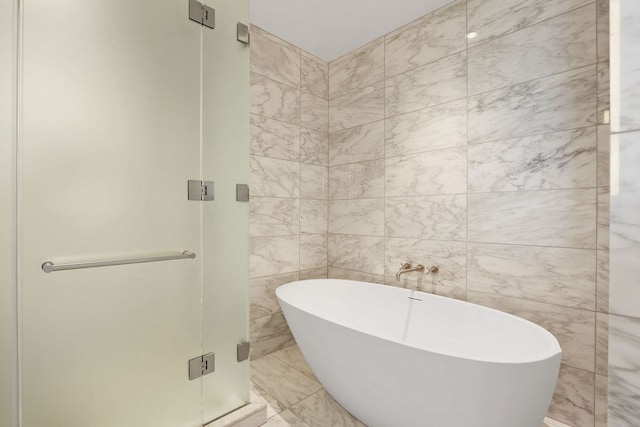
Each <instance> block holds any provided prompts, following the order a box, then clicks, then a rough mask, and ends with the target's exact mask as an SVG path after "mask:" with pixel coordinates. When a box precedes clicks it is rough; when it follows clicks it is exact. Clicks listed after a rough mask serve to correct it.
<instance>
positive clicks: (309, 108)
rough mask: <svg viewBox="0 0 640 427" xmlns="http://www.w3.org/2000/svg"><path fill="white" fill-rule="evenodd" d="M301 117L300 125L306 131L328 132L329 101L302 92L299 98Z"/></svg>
mask: <svg viewBox="0 0 640 427" xmlns="http://www.w3.org/2000/svg"><path fill="white" fill-rule="evenodd" d="M300 99H301V100H300V104H301V108H302V115H301V118H300V124H301V125H302V126H303V127H305V128H308V129H314V130H317V131H320V132H328V131H329V101H327V100H326V99H322V98H318V97H317V96H314V95H311V94H309V93H307V92H302V95H301V98H300Z"/></svg>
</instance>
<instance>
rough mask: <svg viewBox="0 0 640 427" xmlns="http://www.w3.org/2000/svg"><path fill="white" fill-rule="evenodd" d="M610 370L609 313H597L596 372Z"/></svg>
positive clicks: (601, 372)
mask: <svg viewBox="0 0 640 427" xmlns="http://www.w3.org/2000/svg"><path fill="white" fill-rule="evenodd" d="M608 372H609V315H608V314H606V313H596V374H601V375H608Z"/></svg>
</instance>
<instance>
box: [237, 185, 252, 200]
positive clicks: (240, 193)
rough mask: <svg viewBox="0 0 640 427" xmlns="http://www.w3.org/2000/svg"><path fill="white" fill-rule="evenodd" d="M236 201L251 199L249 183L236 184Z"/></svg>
mask: <svg viewBox="0 0 640 427" xmlns="http://www.w3.org/2000/svg"><path fill="white" fill-rule="evenodd" d="M236 201H237V202H248V201H249V186H248V185H247V184H236Z"/></svg>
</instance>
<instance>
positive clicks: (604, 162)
mask: <svg viewBox="0 0 640 427" xmlns="http://www.w3.org/2000/svg"><path fill="white" fill-rule="evenodd" d="M610 133H611V126H609V125H601V126H598V187H609V186H610V185H611V178H610V172H609V169H610V168H609V162H610V157H611V156H610V151H611V136H610Z"/></svg>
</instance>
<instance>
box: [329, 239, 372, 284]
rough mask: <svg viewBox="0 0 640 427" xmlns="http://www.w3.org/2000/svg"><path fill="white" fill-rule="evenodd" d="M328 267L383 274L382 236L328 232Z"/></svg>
mask: <svg viewBox="0 0 640 427" xmlns="http://www.w3.org/2000/svg"><path fill="white" fill-rule="evenodd" d="M329 267H330V268H331V267H333V268H343V269H347V270H353V271H360V272H362V273H371V274H376V275H382V274H384V238H382V237H371V236H348V235H344V234H330V235H329Z"/></svg>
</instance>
